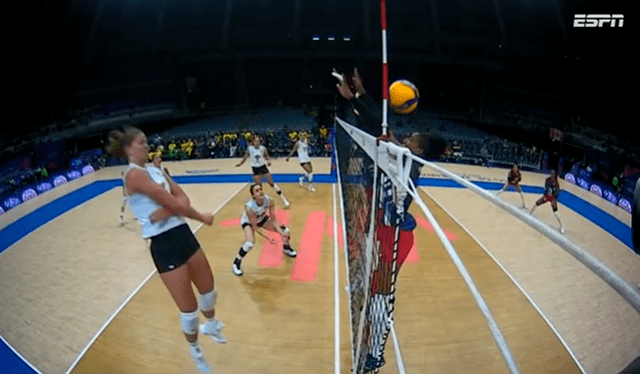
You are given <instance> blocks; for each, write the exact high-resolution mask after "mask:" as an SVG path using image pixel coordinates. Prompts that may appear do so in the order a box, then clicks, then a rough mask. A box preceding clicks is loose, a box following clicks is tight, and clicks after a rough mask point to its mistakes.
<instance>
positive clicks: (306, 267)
mask: <svg viewBox="0 0 640 374" xmlns="http://www.w3.org/2000/svg"><path fill="white" fill-rule="evenodd" d="M325 219H326V213H325V212H323V211H314V212H311V213H310V214H309V215H308V216H307V222H306V223H305V225H304V230H303V232H302V235H301V236H300V239H301V240H300V247H299V248H298V256H297V257H296V262H295V263H294V264H293V268H292V269H291V280H293V281H297V282H312V281H314V280H315V279H316V275H317V274H318V263H319V262H320V251H321V249H322V239H323V236H324V227H325V226H324V221H325Z"/></svg>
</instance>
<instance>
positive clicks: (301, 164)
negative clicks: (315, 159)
mask: <svg viewBox="0 0 640 374" xmlns="http://www.w3.org/2000/svg"><path fill="white" fill-rule="evenodd" d="M307 164H309V165H310V164H311V161H307V162H301V163H300V166H305V165H307Z"/></svg>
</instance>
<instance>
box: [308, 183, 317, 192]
mask: <svg viewBox="0 0 640 374" xmlns="http://www.w3.org/2000/svg"><path fill="white" fill-rule="evenodd" d="M309 191H311V192H316V189H315V187H313V185H312V184H311V183H309Z"/></svg>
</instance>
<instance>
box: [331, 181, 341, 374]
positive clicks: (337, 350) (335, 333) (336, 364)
mask: <svg viewBox="0 0 640 374" xmlns="http://www.w3.org/2000/svg"><path fill="white" fill-rule="evenodd" d="M332 190H333V306H334V308H335V309H334V313H333V318H334V331H333V338H334V342H333V346H334V357H333V359H334V366H333V368H334V373H335V374H340V293H339V292H338V290H339V285H338V283H340V280H339V278H338V214H337V213H338V207H337V204H336V184H335V183H333V188H332Z"/></svg>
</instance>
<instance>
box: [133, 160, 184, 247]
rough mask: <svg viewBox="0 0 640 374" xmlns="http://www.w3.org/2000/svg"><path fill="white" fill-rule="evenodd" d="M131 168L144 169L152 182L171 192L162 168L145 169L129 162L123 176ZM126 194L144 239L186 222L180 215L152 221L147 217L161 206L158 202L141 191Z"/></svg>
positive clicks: (151, 167)
mask: <svg viewBox="0 0 640 374" xmlns="http://www.w3.org/2000/svg"><path fill="white" fill-rule="evenodd" d="M132 169H140V170H144V171H146V172H147V173H148V174H149V176H150V177H151V179H152V180H153V181H154V182H156V183H158V184H160V185H162V187H163V188H164V189H165V190H166V191H167V192H169V193H170V192H171V187H170V186H169V182H168V181H167V178H166V176H165V175H164V173H163V172H162V170H160V169H158V168H156V167H155V166H150V167H147V168H146V169H145V168H143V167H140V166H138V165H135V164H129V167H128V168H127V170H126V171H125V172H124V177H125V178H126V176H127V174H128V173H129V171H131V170H132ZM125 191H126V185H125ZM127 196H128V198H129V205H130V206H131V211H132V212H133V213H134V214H135V215H136V217H138V222H139V223H140V226H142V237H143V238H145V239H147V238H151V237H153V236H156V235H159V234H162V233H163V232H165V231H168V230H171V229H172V228H174V227H177V226H180V225H182V224H183V223H185V222H186V221H185V220H184V218H182V217H178V216H171V217H169V218H167V219H164V220H162V221H160V222H156V223H152V222H151V220H150V219H149V217H151V215H152V214H153V212H155V211H156V210H158V209H160V208H161V206H160V204H158V203H156V202H155V201H154V200H153V199H152V198H150V197H149V196H147V195H144V194H141V193H134V194H131V195H127Z"/></svg>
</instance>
